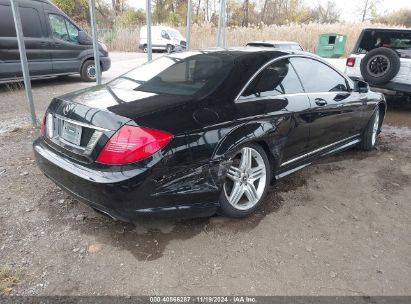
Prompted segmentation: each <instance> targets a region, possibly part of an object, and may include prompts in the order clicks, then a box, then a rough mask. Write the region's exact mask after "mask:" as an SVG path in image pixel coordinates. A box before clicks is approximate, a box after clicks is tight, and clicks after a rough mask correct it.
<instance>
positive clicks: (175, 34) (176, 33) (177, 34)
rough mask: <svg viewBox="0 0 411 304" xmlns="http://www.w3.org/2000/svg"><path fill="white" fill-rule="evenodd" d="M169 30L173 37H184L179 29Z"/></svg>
mask: <svg viewBox="0 0 411 304" xmlns="http://www.w3.org/2000/svg"><path fill="white" fill-rule="evenodd" d="M167 31H168V32H169V34H170V36H171V37H173V38H175V39H180V40H181V39H183V38H184V37H183V36H182V35H181V34H180V32H179V31H176V30H171V29H170V30H167Z"/></svg>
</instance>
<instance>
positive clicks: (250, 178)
mask: <svg viewBox="0 0 411 304" xmlns="http://www.w3.org/2000/svg"><path fill="white" fill-rule="evenodd" d="M231 160H232V165H231V166H230V168H229V169H228V172H227V179H226V182H225V183H224V193H225V196H226V198H227V201H228V202H229V203H230V205H231V206H233V207H234V208H236V209H238V210H249V209H250V208H252V207H254V206H255V205H256V204H257V203H258V202H259V201H260V199H261V197H262V196H263V193H264V188H265V185H266V182H267V172H266V167H265V164H264V160H263V158H262V156H261V155H260V153H259V152H258V151H256V150H255V149H253V148H250V147H244V148H242V149H241V150H240V152H239V153H238V154H237V155H235V156H234V157H233V158H232V159H231Z"/></svg>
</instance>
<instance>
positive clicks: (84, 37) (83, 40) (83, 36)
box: [78, 31, 93, 45]
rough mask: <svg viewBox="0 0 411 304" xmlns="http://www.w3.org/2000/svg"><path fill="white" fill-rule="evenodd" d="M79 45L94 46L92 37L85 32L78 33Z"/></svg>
mask: <svg viewBox="0 0 411 304" xmlns="http://www.w3.org/2000/svg"><path fill="white" fill-rule="evenodd" d="M78 43H80V44H83V45H90V44H93V41H92V40H91V38H90V36H89V35H88V34H87V33H86V32H85V31H79V32H78Z"/></svg>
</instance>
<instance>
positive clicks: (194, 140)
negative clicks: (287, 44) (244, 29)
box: [34, 48, 386, 221]
mask: <svg viewBox="0 0 411 304" xmlns="http://www.w3.org/2000/svg"><path fill="white" fill-rule="evenodd" d="M385 112H386V102H385V99H384V97H383V95H382V94H379V93H374V92H371V91H369V89H368V85H367V84H366V83H365V82H362V81H358V82H353V81H352V80H350V79H349V78H348V77H346V76H345V75H344V74H342V73H340V72H339V71H338V70H336V69H335V68H334V67H333V66H331V65H330V64H328V63H327V62H325V61H323V60H322V59H321V58H319V57H317V56H315V55H312V54H309V53H304V52H292V51H290V52H287V51H278V50H268V49H266V48H264V49H259V48H234V49H207V50H198V51H190V52H185V53H177V54H173V55H166V56H163V57H160V58H158V59H156V60H154V61H152V62H150V63H147V64H144V65H142V66H140V67H137V68H136V69H134V70H131V71H130V72H128V73H126V74H124V75H122V76H120V77H118V78H116V79H114V80H113V81H111V82H109V83H107V84H105V85H101V86H95V87H92V88H88V89H84V90H80V91H77V92H74V93H70V94H66V95H63V96H61V97H58V98H54V99H53V101H52V102H51V104H50V106H49V107H48V109H47V112H46V114H45V116H44V120H43V124H42V128H41V136H40V137H39V138H38V139H37V140H36V141H35V142H34V152H35V156H36V160H37V164H38V165H39V167H40V168H41V170H42V171H43V172H44V174H45V175H46V176H47V177H49V178H50V179H51V180H52V181H54V182H55V183H56V184H57V185H58V186H60V187H61V188H62V189H64V190H66V191H68V192H69V193H70V194H72V195H73V196H75V197H76V198H78V199H79V200H80V201H83V202H85V203H86V204H88V205H89V206H91V207H92V208H93V209H95V210H96V211H98V212H100V213H103V214H105V215H108V216H110V217H111V218H113V219H119V220H123V221H133V220H135V219H136V218H137V217H138V216H139V215H148V214H149V215H152V214H156V215H162V216H169V215H170V216H177V215H178V216H188V217H200V216H210V215H212V214H215V213H216V212H217V213H219V214H222V215H225V216H229V217H237V218H239V217H244V216H247V215H249V214H251V213H252V212H253V211H255V210H256V209H257V208H258V207H260V206H261V204H262V203H263V201H264V198H265V196H266V194H267V189H268V187H269V186H270V184H272V183H273V182H275V181H276V180H278V179H280V178H282V177H284V176H286V175H288V174H291V173H293V172H295V171H297V170H299V169H301V168H304V167H305V166H307V165H309V164H311V163H312V162H313V161H315V160H318V159H321V158H323V157H325V156H328V155H330V154H333V153H335V152H339V151H342V150H344V149H347V148H350V147H354V146H356V147H358V148H360V149H362V150H371V149H373V147H374V146H375V144H376V139H377V135H378V133H379V132H380V129H381V125H382V121H383V118H384V115H385ZM347 178H348V177H347Z"/></svg>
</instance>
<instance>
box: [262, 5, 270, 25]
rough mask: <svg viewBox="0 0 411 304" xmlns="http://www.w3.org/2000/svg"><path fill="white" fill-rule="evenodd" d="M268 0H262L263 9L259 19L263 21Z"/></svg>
mask: <svg viewBox="0 0 411 304" xmlns="http://www.w3.org/2000/svg"><path fill="white" fill-rule="evenodd" d="M268 2H269V0H264V5H263V9H262V11H261V21H262V22H264V21H265V14H266V11H267V4H268Z"/></svg>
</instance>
